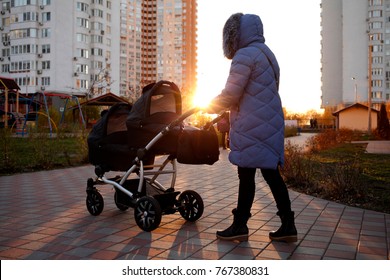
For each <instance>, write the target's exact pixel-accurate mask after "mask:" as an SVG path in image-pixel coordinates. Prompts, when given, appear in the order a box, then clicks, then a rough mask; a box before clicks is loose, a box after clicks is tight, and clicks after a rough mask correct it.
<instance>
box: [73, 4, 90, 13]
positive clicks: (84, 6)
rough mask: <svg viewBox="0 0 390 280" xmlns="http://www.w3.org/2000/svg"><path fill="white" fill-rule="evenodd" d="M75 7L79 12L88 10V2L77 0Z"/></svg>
mask: <svg viewBox="0 0 390 280" xmlns="http://www.w3.org/2000/svg"><path fill="white" fill-rule="evenodd" d="M76 9H77V11H79V12H88V4H85V3H81V2H77V4H76Z"/></svg>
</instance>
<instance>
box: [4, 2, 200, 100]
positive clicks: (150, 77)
mask: <svg viewBox="0 0 390 280" xmlns="http://www.w3.org/2000/svg"><path fill="white" fill-rule="evenodd" d="M0 5H1V6H0V11H1V15H0V19H1V22H0V34H1V43H0V53H1V60H0V67H1V68H0V76H4V77H10V78H14V79H15V80H16V82H17V83H18V85H19V86H20V88H21V93H35V92H39V91H59V92H66V93H84V94H89V95H90V96H94V95H99V94H104V93H107V92H113V93H114V94H117V95H122V96H126V97H128V98H130V99H132V100H134V99H135V98H136V97H137V95H139V93H140V90H141V89H142V87H143V86H144V85H146V84H148V83H150V82H155V81H157V80H161V79H166V80H171V81H173V82H175V83H177V84H178V85H179V87H180V88H181V89H182V90H185V91H186V92H187V91H188V92H190V91H191V90H192V89H193V88H195V83H196V54H197V53H196V12H197V6H196V1H195V0H118V1H117V0H115V1H114V0H66V1H60V0H1V1H0Z"/></svg>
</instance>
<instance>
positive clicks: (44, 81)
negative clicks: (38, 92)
mask: <svg viewBox="0 0 390 280" xmlns="http://www.w3.org/2000/svg"><path fill="white" fill-rule="evenodd" d="M41 85H42V86H50V77H42V78H41Z"/></svg>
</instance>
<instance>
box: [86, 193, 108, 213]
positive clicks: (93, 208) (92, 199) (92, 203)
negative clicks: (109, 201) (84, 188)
mask: <svg viewBox="0 0 390 280" xmlns="http://www.w3.org/2000/svg"><path fill="white" fill-rule="evenodd" d="M85 202H86V205H87V209H88V212H89V213H90V214H91V215H93V216H98V215H100V213H102V211H103V208H104V200H103V196H102V195H101V194H100V192H98V191H97V190H93V191H90V192H88V194H87V199H86V201H85Z"/></svg>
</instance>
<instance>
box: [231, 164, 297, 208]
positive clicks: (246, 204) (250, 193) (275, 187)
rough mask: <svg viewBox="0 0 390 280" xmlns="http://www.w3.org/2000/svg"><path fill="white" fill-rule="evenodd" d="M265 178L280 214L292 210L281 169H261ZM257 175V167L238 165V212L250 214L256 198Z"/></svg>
mask: <svg viewBox="0 0 390 280" xmlns="http://www.w3.org/2000/svg"><path fill="white" fill-rule="evenodd" d="M260 170H261V174H262V175H263V177H264V180H265V181H266V182H267V184H268V185H269V187H270V189H271V192H272V195H273V197H274V199H275V202H276V207H277V208H278V214H279V215H283V214H286V213H289V212H291V202H290V197H289V194H288V190H287V186H286V184H285V183H284V181H283V178H282V176H281V175H280V172H279V169H278V168H277V169H275V170H274V169H260ZM255 175H256V168H242V167H238V178H239V187H238V202H237V212H239V213H240V214H242V215H249V214H250V210H251V208H252V204H253V200H254V198H255V189H256V183H255Z"/></svg>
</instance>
